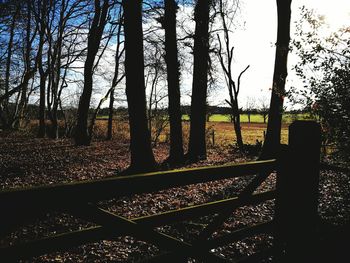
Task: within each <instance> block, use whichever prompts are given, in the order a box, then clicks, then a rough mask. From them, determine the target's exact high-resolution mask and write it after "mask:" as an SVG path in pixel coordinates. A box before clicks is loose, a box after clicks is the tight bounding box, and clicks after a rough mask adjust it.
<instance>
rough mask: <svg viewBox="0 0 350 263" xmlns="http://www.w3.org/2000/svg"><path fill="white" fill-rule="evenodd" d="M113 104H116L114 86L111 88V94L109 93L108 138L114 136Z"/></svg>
mask: <svg viewBox="0 0 350 263" xmlns="http://www.w3.org/2000/svg"><path fill="white" fill-rule="evenodd" d="M113 104H114V88H112V89H111V94H109V109H108V124H107V140H111V139H112V136H113Z"/></svg>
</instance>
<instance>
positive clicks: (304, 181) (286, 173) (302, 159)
mask: <svg viewBox="0 0 350 263" xmlns="http://www.w3.org/2000/svg"><path fill="white" fill-rule="evenodd" d="M289 133H290V135H289V146H283V147H281V156H280V158H278V160H262V161H256V162H249V163H244V164H234V165H223V166H214V167H204V168H192V169H185V170H178V171H163V172H155V173H145V174H138V175H131V176H125V177H112V178H107V179H102V180H96V181H88V182H78V183H70V184H61V185H55V186H43V187H31V188H25V189H15V190H7V191H1V192H0V209H1V211H2V213H1V221H2V223H1V226H0V235H1V236H5V235H6V234H8V233H11V232H12V231H13V230H15V229H16V228H18V227H19V226H21V225H22V224H23V223H25V222H26V221H28V220H30V219H33V218H36V217H38V216H40V215H41V214H43V213H46V212H49V211H60V212H67V213H69V214H72V215H74V216H77V217H79V218H82V219H85V220H87V221H89V222H93V223H96V224H97V225H98V226H97V227H93V228H88V229H83V230H79V231H73V232H68V233H64V234H60V235H54V236H51V237H48V238H43V239H38V240H33V241H28V242H25V243H20V244H14V245H9V246H6V247H1V248H0V259H1V261H2V262H13V261H17V260H19V259H27V258H30V257H33V256H38V255H42V254H46V253H50V252H54V251H59V250H65V249H68V248H71V247H74V246H78V245H81V244H85V243H88V242H93V241H98V240H102V239H110V238H114V237H117V236H121V235H130V236H134V237H137V238H138V239H141V240H144V241H147V242H150V243H153V244H155V245H156V246H158V247H159V248H160V249H161V250H162V251H165V252H163V253H161V254H159V255H157V256H155V257H153V258H148V259H145V262H166V261H169V262H185V261H186V258H188V257H192V258H198V259H200V260H201V261H204V262H228V261H227V260H226V259H224V258H223V257H221V256H218V255H215V254H213V253H211V252H210V251H211V249H213V248H216V247H219V246H222V245H225V244H229V243H232V242H235V241H237V240H240V239H243V238H246V237H249V236H252V235H255V234H259V233H272V234H273V235H274V246H273V247H271V248H269V249H267V250H266V251H261V252H260V253H257V254H254V255H252V256H250V257H248V258H245V259H243V260H242V262H260V260H261V259H262V258H266V257H271V256H273V258H275V259H276V260H277V262H282V261H286V260H289V259H296V258H298V259H300V258H301V257H302V258H307V259H311V256H307V255H306V256H305V252H306V249H310V243H309V242H312V237H313V236H314V233H315V231H316V228H315V225H316V224H315V222H317V196H318V189H317V187H318V176H319V151H320V127H319V125H318V124H316V123H314V122H295V123H293V124H292V125H291V126H290V129H289ZM275 171H277V183H276V187H277V188H276V189H277V190H273V191H266V192H262V193H255V190H256V189H257V187H258V186H259V185H260V184H261V183H262V182H263V181H264V180H265V179H266V178H267V177H268V176H269V175H270V174H271V172H275ZM254 174H255V175H256V176H255V177H254V179H253V180H252V181H251V182H250V183H249V184H248V185H247V187H246V188H245V189H243V190H242V191H241V192H240V194H239V195H238V196H237V197H234V198H228V199H223V200H219V201H214V202H209V203H205V204H200V205H194V206H189V207H185V208H181V209H177V210H171V211H167V212H164V213H160V214H156V215H150V216H144V217H140V218H133V219H127V218H125V217H122V216H119V215H117V214H113V213H110V212H108V211H106V210H104V209H102V208H100V207H98V206H97V205H96V202H97V201H100V200H108V199H112V198H118V197H122V196H130V195H133V194H140V193H149V192H155V191H159V190H162V189H168V188H171V187H179V186H184V185H188V184H196V183H203V182H209V181H215V180H220V179H227V178H234V177H244V176H249V175H254ZM274 198H276V202H275V216H274V220H273V221H269V222H265V223H261V224H258V225H255V226H251V227H248V228H243V229H240V230H237V231H235V232H232V233H230V234H228V235H226V236H221V237H217V238H210V237H211V235H212V233H213V232H214V231H215V230H216V229H217V228H218V227H220V226H221V225H222V224H223V222H224V221H225V220H226V219H227V218H228V217H229V216H231V215H232V213H233V211H234V210H235V209H237V208H239V207H241V206H245V205H254V204H259V203H261V202H264V201H267V200H271V199H274ZM213 213H216V214H218V215H217V216H216V217H215V218H214V219H213V221H212V222H211V223H209V224H208V225H207V226H206V227H205V229H204V230H203V231H202V232H201V233H200V234H199V236H198V237H197V239H196V240H195V241H194V242H192V243H191V244H190V243H187V242H184V241H181V240H179V239H177V238H175V237H172V236H169V235H166V234H163V233H160V232H157V231H156V230H154V228H155V227H157V226H161V225H166V224H170V223H174V222H178V221H183V220H188V219H192V218H196V217H200V216H204V215H208V214H213ZM308 251H309V250H308ZM240 262H241V261H240ZM292 262H293V261H292ZM294 262H297V261H294ZM310 262H311V261H310Z"/></svg>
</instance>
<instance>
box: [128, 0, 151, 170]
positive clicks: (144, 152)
mask: <svg viewBox="0 0 350 263" xmlns="http://www.w3.org/2000/svg"><path fill="white" fill-rule="evenodd" d="M122 5H123V9H124V34H125V75H126V76H125V77H126V96H127V101H128V111H129V126H130V150H131V165H130V167H129V168H128V172H130V173H137V172H145V171H151V170H154V169H155V168H156V162H155V159H154V156H153V152H152V148H151V137H150V131H149V130H148V128H147V116H146V92H145V80H144V54H143V32H142V0H133V1H130V0H123V1H122Z"/></svg>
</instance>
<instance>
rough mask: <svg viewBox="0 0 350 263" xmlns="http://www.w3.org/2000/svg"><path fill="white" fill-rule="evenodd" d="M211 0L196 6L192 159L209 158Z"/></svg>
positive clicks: (190, 149) (198, 3) (190, 151)
mask: <svg viewBox="0 0 350 263" xmlns="http://www.w3.org/2000/svg"><path fill="white" fill-rule="evenodd" d="M210 4H211V0H197V3H196V7H195V14H194V15H195V22H196V29H195V36H194V61H193V83H192V98H191V120H190V125H191V126H190V127H191V128H190V139H189V145H188V153H187V157H188V159H189V160H190V161H198V160H200V159H205V158H207V149H206V141H205V124H206V121H205V116H206V101H207V88H208V59H209V32H208V29H209V6H210Z"/></svg>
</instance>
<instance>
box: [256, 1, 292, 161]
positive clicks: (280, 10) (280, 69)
mask: <svg viewBox="0 0 350 263" xmlns="http://www.w3.org/2000/svg"><path fill="white" fill-rule="evenodd" d="M276 3H277V16H278V28H277V42H276V55H275V69H274V74H273V83H272V92H271V101H270V110H269V117H268V118H269V120H268V124H267V132H266V138H265V142H264V145H263V149H262V153H261V156H260V158H261V159H267V158H274V157H276V154H277V152H278V150H279V145H280V140H281V124H282V112H283V100H284V96H285V82H286V78H287V74H288V72H287V58H288V52H289V41H290V16H291V3H292V0H286V1H285V0H276Z"/></svg>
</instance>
